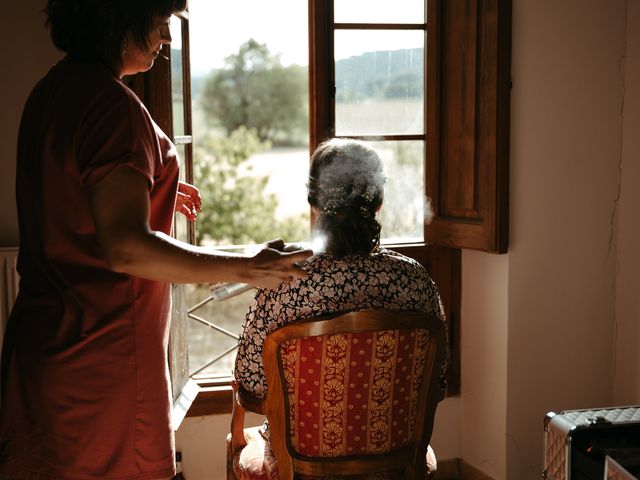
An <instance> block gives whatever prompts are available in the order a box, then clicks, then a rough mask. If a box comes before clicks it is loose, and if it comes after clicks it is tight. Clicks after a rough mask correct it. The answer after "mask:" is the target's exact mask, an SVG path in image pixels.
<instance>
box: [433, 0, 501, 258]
mask: <svg viewBox="0 0 640 480" xmlns="http://www.w3.org/2000/svg"><path fill="white" fill-rule="evenodd" d="M427 49H428V53H427V162H426V165H427V166H426V177H427V178H426V189H427V195H428V196H429V197H430V198H431V199H432V202H433V207H434V213H435V217H434V219H433V221H432V223H431V224H430V225H428V226H427V227H426V230H425V238H427V241H428V242H430V243H432V244H435V245H441V246H448V247H459V248H471V249H477V250H484V251H489V252H497V253H503V252H506V250H507V243H508V216H509V208H508V207H509V200H508V190H509V171H508V156H509V96H510V56H511V0H429V2H428V32H427Z"/></svg>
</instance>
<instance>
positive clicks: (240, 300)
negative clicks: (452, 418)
mask: <svg viewBox="0 0 640 480" xmlns="http://www.w3.org/2000/svg"><path fill="white" fill-rule="evenodd" d="M264 3H265V2H257V1H255V0H238V1H236V2H233V5H234V6H233V7H232V6H231V5H230V4H228V3H224V4H221V3H220V2H210V1H209V0H191V1H190V5H189V12H188V13H185V14H181V15H178V16H175V17H174V18H173V19H172V24H171V26H172V36H173V44H172V46H171V51H170V52H169V51H166V52H165V55H166V56H168V57H169V61H167V62H161V61H158V62H157V63H156V66H154V68H153V69H152V70H151V71H150V72H147V73H146V74H145V75H140V76H139V77H137V78H135V79H134V81H133V87H134V89H136V91H137V92H138V93H139V94H140V95H141V98H143V99H144V100H145V103H146V104H147V105H148V107H149V110H150V112H151V114H152V116H153V117H154V118H155V120H156V121H157V122H158V124H159V125H160V126H161V127H162V128H163V129H165V131H167V132H171V135H172V136H173V138H174V141H175V143H176V144H177V146H178V148H179V153H180V156H181V161H182V164H181V172H182V173H181V175H183V176H182V179H183V180H186V181H189V182H193V183H195V184H196V185H197V186H198V187H199V188H200V190H201V192H202V195H203V199H204V200H205V202H209V205H205V206H204V207H205V209H204V211H203V213H202V214H201V217H199V219H198V223H197V225H196V226H195V228H193V226H190V225H187V224H186V221H185V220H184V219H183V218H177V223H176V229H175V230H176V232H175V233H176V236H177V237H178V238H180V239H181V240H186V241H190V242H195V243H200V244H205V243H206V244H210V245H215V246H216V247H217V248H221V249H229V250H233V251H242V250H246V249H250V248H252V245H254V244H255V243H260V242H263V241H265V240H268V239H270V238H275V237H278V236H282V237H283V238H285V239H286V240H287V241H292V242H295V241H304V240H306V239H307V238H308V233H309V223H310V219H309V211H308V207H307V204H306V191H305V181H306V174H307V168H308V161H309V154H310V152H312V151H313V149H314V148H315V146H316V145H318V144H319V143H320V142H321V141H322V140H324V139H326V138H330V137H334V136H338V137H341V136H344V137H347V136H348V137H356V138H360V139H361V140H363V141H367V142H371V143H372V144H373V146H374V147H375V148H376V149H377V150H378V151H379V152H380V154H381V156H382V157H383V160H384V161H385V162H386V168H387V172H388V177H389V179H390V184H388V185H387V187H386V196H385V206H384V209H383V210H384V214H383V216H382V218H381V221H382V224H383V242H384V243H385V244H386V245H388V246H390V247H391V248H393V249H395V250H397V251H400V252H401V253H404V254H406V255H408V256H411V257H413V258H416V259H417V260H418V261H420V262H421V263H422V264H423V265H425V266H426V267H427V269H428V270H429V272H430V274H431V276H432V277H433V278H434V280H435V282H436V283H437V285H438V287H439V289H440V293H441V296H442V299H443V303H444V305H445V310H446V313H447V317H448V321H449V328H450V342H451V347H452V369H451V372H450V377H449V394H450V395H455V394H457V393H459V386H460V380H459V379H460V353H459V352H460V349H459V345H460V334H461V332H460V329H459V325H460V316H459V313H460V278H461V275H460V273H461V272H460V269H461V265H460V262H461V251H460V248H474V249H480V250H486V251H491V252H504V251H506V247H507V231H508V229H507V215H508V212H507V206H508V200H507V193H508V188H507V183H508V182H507V179H508V171H507V166H508V159H507V157H508V122H509V56H510V21H511V19H510V2H509V1H502V0H446V1H445V0H398V1H397V2H393V3H391V4H390V3H389V2H386V1H383V0H309V1H308V3H307V2H301V1H300V0H291V1H289V2H276V3H275V4H273V3H272V4H268V5H266V4H264ZM234 9H235V11H234ZM261 9H264V10H261ZM278 9H282V11H279V10H278ZM248 11H250V12H251V15H250V16H247V12H248ZM267 20H268V21H267ZM252 22H254V23H252ZM225 25H231V26H233V29H232V30H233V34H231V33H229V32H231V30H229V29H227V28H225ZM269 32H271V33H274V32H275V33H279V32H284V35H275V36H273V38H272V37H269V36H268V33H269ZM216 35H218V36H217V37H216ZM278 37H280V38H282V39H284V40H282V41H278V40H277V38H278ZM190 43H191V45H190ZM301 47H302V48H301ZM225 48H226V50H224V49H225ZM207 56H209V57H210V58H209V61H210V63H209V65H208V66H207V63H206V62H203V58H205V59H206V57H207ZM427 199H428V200H427ZM429 201H430V202H429ZM429 204H430V205H431V206H432V208H433V213H434V217H433V221H431V223H428V222H427V221H426V219H427V217H428V209H429ZM207 210H209V215H207ZM180 222H182V223H180ZM174 290H175V293H174V317H173V322H172V340H171V342H172V343H171V353H172V377H173V381H174V389H175V391H176V395H175V397H176V401H177V403H178V404H179V403H181V402H182V403H184V404H185V405H187V407H188V406H189V403H190V399H191V398H192V395H191V394H188V395H187V396H186V397H184V396H183V397H182V398H181V397H180V396H179V393H180V391H181V389H182V388H183V387H186V390H189V389H190V388H192V387H193V385H194V383H195V384H197V385H198V389H199V393H198V395H197V398H196V400H195V402H194V403H193V405H191V406H190V409H189V413H188V415H203V414H212V413H225V412H230V409H231V391H230V387H229V378H230V374H231V369H232V365H233V360H234V358H235V347H236V345H237V335H238V333H239V331H240V327H241V323H242V320H243V317H244V313H245V312H246V310H247V308H248V305H249V302H250V301H251V299H252V297H253V292H252V291H251V290H249V291H246V292H243V293H241V294H239V295H236V296H233V297H232V298H229V299H228V300H223V301H221V300H219V299H218V298H217V293H216V292H212V291H211V289H210V286H208V285H195V286H181V287H177V288H175V289H174ZM185 398H186V403H185Z"/></svg>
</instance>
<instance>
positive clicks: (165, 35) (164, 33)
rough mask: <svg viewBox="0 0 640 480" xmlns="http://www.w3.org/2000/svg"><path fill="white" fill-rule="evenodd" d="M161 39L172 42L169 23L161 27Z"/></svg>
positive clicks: (164, 41)
mask: <svg viewBox="0 0 640 480" xmlns="http://www.w3.org/2000/svg"><path fill="white" fill-rule="evenodd" d="M160 41H161V42H162V43H164V44H169V43H171V29H170V28H169V25H163V26H161V27H160Z"/></svg>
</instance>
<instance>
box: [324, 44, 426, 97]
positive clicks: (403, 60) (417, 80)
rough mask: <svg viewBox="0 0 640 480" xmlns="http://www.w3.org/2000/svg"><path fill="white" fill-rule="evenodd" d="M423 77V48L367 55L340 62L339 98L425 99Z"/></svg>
mask: <svg viewBox="0 0 640 480" xmlns="http://www.w3.org/2000/svg"><path fill="white" fill-rule="evenodd" d="M423 77H424V50H423V49H422V48H413V49H403V50H385V51H375V52H367V53H365V54H363V55H358V56H354V57H350V58H346V59H344V60H338V61H337V62H336V72H335V78H336V98H337V99H338V100H342V101H353V100H359V99H362V98H369V97H378V98H380V97H382V98H398V97H415V96H419V95H422V92H423V81H422V79H423Z"/></svg>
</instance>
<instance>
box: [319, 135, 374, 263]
mask: <svg viewBox="0 0 640 480" xmlns="http://www.w3.org/2000/svg"><path fill="white" fill-rule="evenodd" d="M384 182H385V176H384V172H383V168H382V162H381V160H380V157H379V156H378V154H377V153H376V151H375V150H374V149H373V148H371V147H369V146H368V145H366V144H364V143H362V142H359V141H357V140H351V139H335V138H334V139H331V140H328V141H326V142H324V143H322V144H320V145H319V146H318V148H317V149H316V150H315V152H314V153H313V155H312V156H311V168H310V170H309V182H308V184H307V192H308V194H307V200H308V201H309V205H311V206H312V207H315V208H316V209H317V210H318V216H317V218H316V222H315V225H314V236H316V237H317V236H322V237H324V240H325V241H326V247H325V249H324V250H325V251H327V252H329V253H331V254H333V255H335V256H336V257H344V256H346V255H351V254H365V255H366V254H369V253H372V252H374V251H375V250H376V249H377V248H378V247H379V246H380V229H381V226H380V223H379V222H378V221H377V220H376V213H377V212H378V209H379V208H380V206H381V205H382V200H383V198H384Z"/></svg>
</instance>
